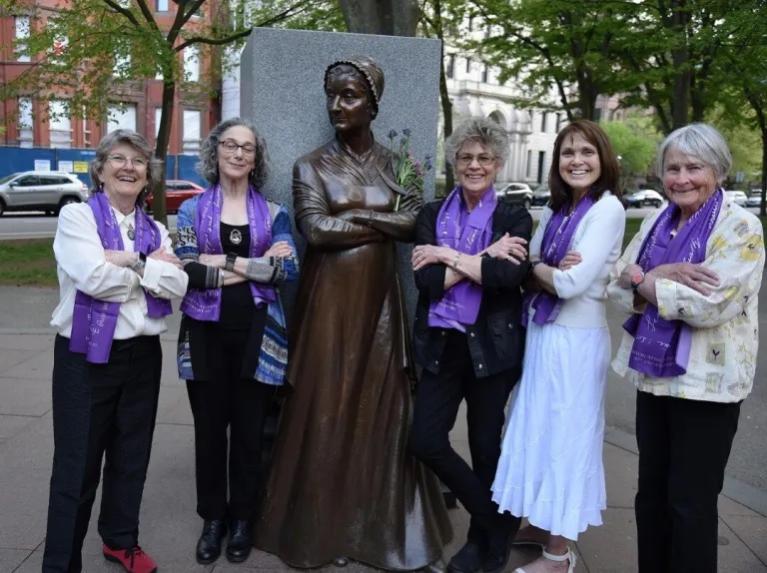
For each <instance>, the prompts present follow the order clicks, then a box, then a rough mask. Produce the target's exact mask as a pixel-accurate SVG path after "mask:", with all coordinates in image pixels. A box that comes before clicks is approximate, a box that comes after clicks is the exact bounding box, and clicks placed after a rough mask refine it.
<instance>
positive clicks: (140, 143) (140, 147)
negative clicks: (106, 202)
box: [88, 129, 154, 205]
mask: <svg viewBox="0 0 767 573" xmlns="http://www.w3.org/2000/svg"><path fill="white" fill-rule="evenodd" d="M121 144H126V145H130V146H131V147H132V148H133V149H135V150H136V151H137V152H138V153H139V154H140V155H141V156H142V157H143V158H144V159H146V183H147V184H146V186H145V187H144V188H143V189H142V190H141V193H139V195H138V197H137V198H136V204H137V205H141V204H143V201H144V198H145V197H146V195H147V193H149V188H150V186H151V185H152V183H153V182H154V179H153V176H154V173H152V148H151V147H149V143H148V142H147V140H146V139H145V138H144V136H143V135H141V134H139V133H136V132H135V131H133V130H130V129H115V130H114V131H110V132H109V133H107V134H106V135H105V136H104V137H102V138H101V141H99V144H98V146H97V147H96V157H94V158H93V159H92V160H91V163H90V165H89V167H88V174H89V175H90V177H91V193H98V192H99V191H103V189H102V188H101V183H102V181H101V171H102V170H103V169H104V164H105V163H106V162H107V158H108V157H109V154H110V153H111V152H112V150H113V149H114V148H115V147H116V146H118V145H121Z"/></svg>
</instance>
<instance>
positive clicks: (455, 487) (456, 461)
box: [409, 331, 520, 543]
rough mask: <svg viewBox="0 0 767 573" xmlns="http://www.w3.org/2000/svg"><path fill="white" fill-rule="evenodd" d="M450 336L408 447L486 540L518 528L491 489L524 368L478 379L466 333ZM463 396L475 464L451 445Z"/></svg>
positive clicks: (420, 395)
mask: <svg viewBox="0 0 767 573" xmlns="http://www.w3.org/2000/svg"><path fill="white" fill-rule="evenodd" d="M447 336H448V340H447V343H446V344H445V350H444V351H443V354H442V357H441V358H440V364H441V366H440V372H439V374H433V373H431V372H428V371H425V370H424V372H423V374H422V376H421V380H420V382H419V384H418V390H417V393H416V399H415V407H414V411H413V425H412V427H411V430H410V442H409V448H410V451H411V453H412V454H413V455H414V456H415V457H416V458H418V459H419V460H421V461H422V462H423V463H424V464H426V465H427V466H428V467H429V468H431V470H432V471H433V472H434V473H435V474H436V475H437V476H438V477H439V479H441V480H442V482H443V483H444V484H445V485H446V486H447V487H448V488H450V490H451V491H452V492H453V493H454V494H455V496H456V497H457V498H458V500H459V501H460V502H461V504H462V505H463V506H464V507H465V508H466V510H467V511H468V512H469V513H470V514H471V526H470V528H469V539H471V540H473V541H477V542H480V543H482V542H484V541H485V540H486V539H487V535H488V534H490V535H492V534H493V533H494V531H493V530H495V529H497V528H498V526H499V525H502V528H503V530H504V533H507V532H508V531H510V530H513V529H516V528H517V527H519V521H520V520H519V519H518V518H516V517H513V516H511V515H510V514H505V516H504V517H503V518H500V517H499V515H498V506H497V505H496V504H495V503H494V502H493V501H492V500H491V492H490V487H491V486H492V484H493V479H494V478H495V470H496V467H497V465H498V458H499V457H500V455H501V432H502V431H503V423H504V420H505V416H504V410H505V407H506V401H507V400H508V397H509V393H510V392H511V389H512V388H513V387H514V384H515V383H516V382H517V380H518V378H519V371H507V372H502V373H499V374H495V375H493V376H488V377H486V378H476V377H475V376H474V369H473V365H472V361H471V356H470V354H469V346H468V344H467V342H466V336H465V335H464V334H462V333H460V332H458V331H455V332H451V333H448V334H447ZM463 400H466V416H467V423H468V434H469V451H470V452H471V463H472V467H469V465H468V464H467V463H466V462H465V461H464V460H463V458H462V457H461V456H460V455H458V453H456V451H455V450H454V449H453V448H452V446H451V445H450V438H449V433H450V430H451V429H452V428H453V425H454V424H455V420H456V416H457V415H458V408H459V406H460V405H461V402H462V401H463ZM503 539H505V536H504V537H503Z"/></svg>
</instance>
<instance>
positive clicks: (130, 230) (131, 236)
mask: <svg viewBox="0 0 767 573" xmlns="http://www.w3.org/2000/svg"><path fill="white" fill-rule="evenodd" d="M128 238H129V239H130V240H131V241H132V240H133V239H135V238H136V231H134V230H133V225H131V224H129V225H128Z"/></svg>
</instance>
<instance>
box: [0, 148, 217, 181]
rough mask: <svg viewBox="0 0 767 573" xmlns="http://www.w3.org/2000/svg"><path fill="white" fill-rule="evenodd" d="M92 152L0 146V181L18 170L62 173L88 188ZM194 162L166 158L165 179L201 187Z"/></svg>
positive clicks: (186, 157) (193, 159)
mask: <svg viewBox="0 0 767 573" xmlns="http://www.w3.org/2000/svg"><path fill="white" fill-rule="evenodd" d="M95 153H96V152H95V151H93V150H92V149H51V148H49V147H10V146H0V178H2V177H5V176H6V175H9V174H11V173H16V172H18V171H66V172H68V173H74V174H75V175H77V176H78V177H79V178H80V179H82V180H83V181H84V182H85V184H86V185H88V187H90V184H91V178H90V176H89V175H88V165H89V164H90V162H91V160H92V159H93V157H94V155H95ZM197 161H198V158H197V156H196V155H169V156H168V159H167V163H166V165H165V167H166V168H165V177H166V179H187V180H189V181H194V182H195V183H197V184H199V185H202V186H203V187H205V186H206V184H205V181H204V180H203V179H202V177H200V175H199V174H198V173H197V171H196V170H195V165H196V164H197Z"/></svg>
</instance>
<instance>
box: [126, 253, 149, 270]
mask: <svg viewBox="0 0 767 573" xmlns="http://www.w3.org/2000/svg"><path fill="white" fill-rule="evenodd" d="M144 267H146V255H145V254H144V253H142V252H141V251H139V253H138V258H137V259H136V262H135V263H133V264H132V265H131V266H130V268H131V270H132V271H133V272H135V273H138V274H141V271H143V270H144Z"/></svg>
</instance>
